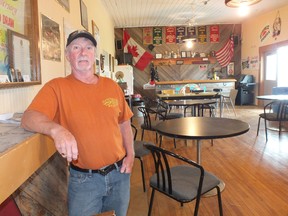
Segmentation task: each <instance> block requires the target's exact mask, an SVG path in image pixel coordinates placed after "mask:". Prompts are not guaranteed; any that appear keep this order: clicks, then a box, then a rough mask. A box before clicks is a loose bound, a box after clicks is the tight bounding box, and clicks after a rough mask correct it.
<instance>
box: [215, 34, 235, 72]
mask: <svg viewBox="0 0 288 216" xmlns="http://www.w3.org/2000/svg"><path fill="white" fill-rule="evenodd" d="M233 55H234V40H233V36H231V37H230V38H229V39H228V41H227V42H226V44H225V45H224V47H222V48H221V49H220V50H218V51H217V52H216V59H217V60H218V62H219V64H220V65H221V67H226V66H227V65H228V64H229V63H230V61H231V59H232V57H233Z"/></svg>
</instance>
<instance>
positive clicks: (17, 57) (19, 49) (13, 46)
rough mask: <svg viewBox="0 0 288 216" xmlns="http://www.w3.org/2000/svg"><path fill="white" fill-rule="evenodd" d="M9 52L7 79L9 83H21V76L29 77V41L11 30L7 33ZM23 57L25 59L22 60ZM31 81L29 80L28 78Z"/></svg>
mask: <svg viewBox="0 0 288 216" xmlns="http://www.w3.org/2000/svg"><path fill="white" fill-rule="evenodd" d="M7 34H8V50H9V56H10V58H9V66H10V70H9V77H10V81H11V82H23V81H24V80H23V75H27V76H29V77H31V64H30V61H31V58H30V56H31V55H30V53H31V50H30V45H31V43H30V40H29V39H28V38H27V37H26V36H24V35H22V34H19V33H17V32H14V31H12V30H8V31H7ZM24 56H25V58H23V57H24ZM30 79H31V78H30Z"/></svg>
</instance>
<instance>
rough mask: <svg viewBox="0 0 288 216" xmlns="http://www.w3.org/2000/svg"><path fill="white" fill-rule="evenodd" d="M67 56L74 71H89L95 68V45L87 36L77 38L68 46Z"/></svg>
mask: <svg viewBox="0 0 288 216" xmlns="http://www.w3.org/2000/svg"><path fill="white" fill-rule="evenodd" d="M66 57H67V59H68V61H69V62H70V65H71V67H72V71H74V72H87V71H90V70H92V69H93V64H94V61H95V47H94V45H93V43H92V42H91V41H90V40H88V39H86V38H82V37H80V38H77V39H75V40H74V41H72V42H71V44H70V45H69V46H68V50H67V53H66Z"/></svg>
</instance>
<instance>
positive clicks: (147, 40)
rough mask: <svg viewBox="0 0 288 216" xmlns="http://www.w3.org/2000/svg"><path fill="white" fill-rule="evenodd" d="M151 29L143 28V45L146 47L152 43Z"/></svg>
mask: <svg viewBox="0 0 288 216" xmlns="http://www.w3.org/2000/svg"><path fill="white" fill-rule="evenodd" d="M152 37H153V29H152V28H151V27H148V28H143V44H145V45H148V44H152V43H153V38H152Z"/></svg>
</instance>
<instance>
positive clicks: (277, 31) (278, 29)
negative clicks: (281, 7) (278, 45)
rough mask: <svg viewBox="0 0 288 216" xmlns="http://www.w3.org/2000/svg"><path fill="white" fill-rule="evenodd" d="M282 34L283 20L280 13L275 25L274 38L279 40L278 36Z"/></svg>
mask: <svg viewBox="0 0 288 216" xmlns="http://www.w3.org/2000/svg"><path fill="white" fill-rule="evenodd" d="M280 33H281V18H280V13H279V11H278V13H277V15H276V18H275V20H274V23H273V38H275V40H276V39H277V36H279V35H280Z"/></svg>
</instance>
